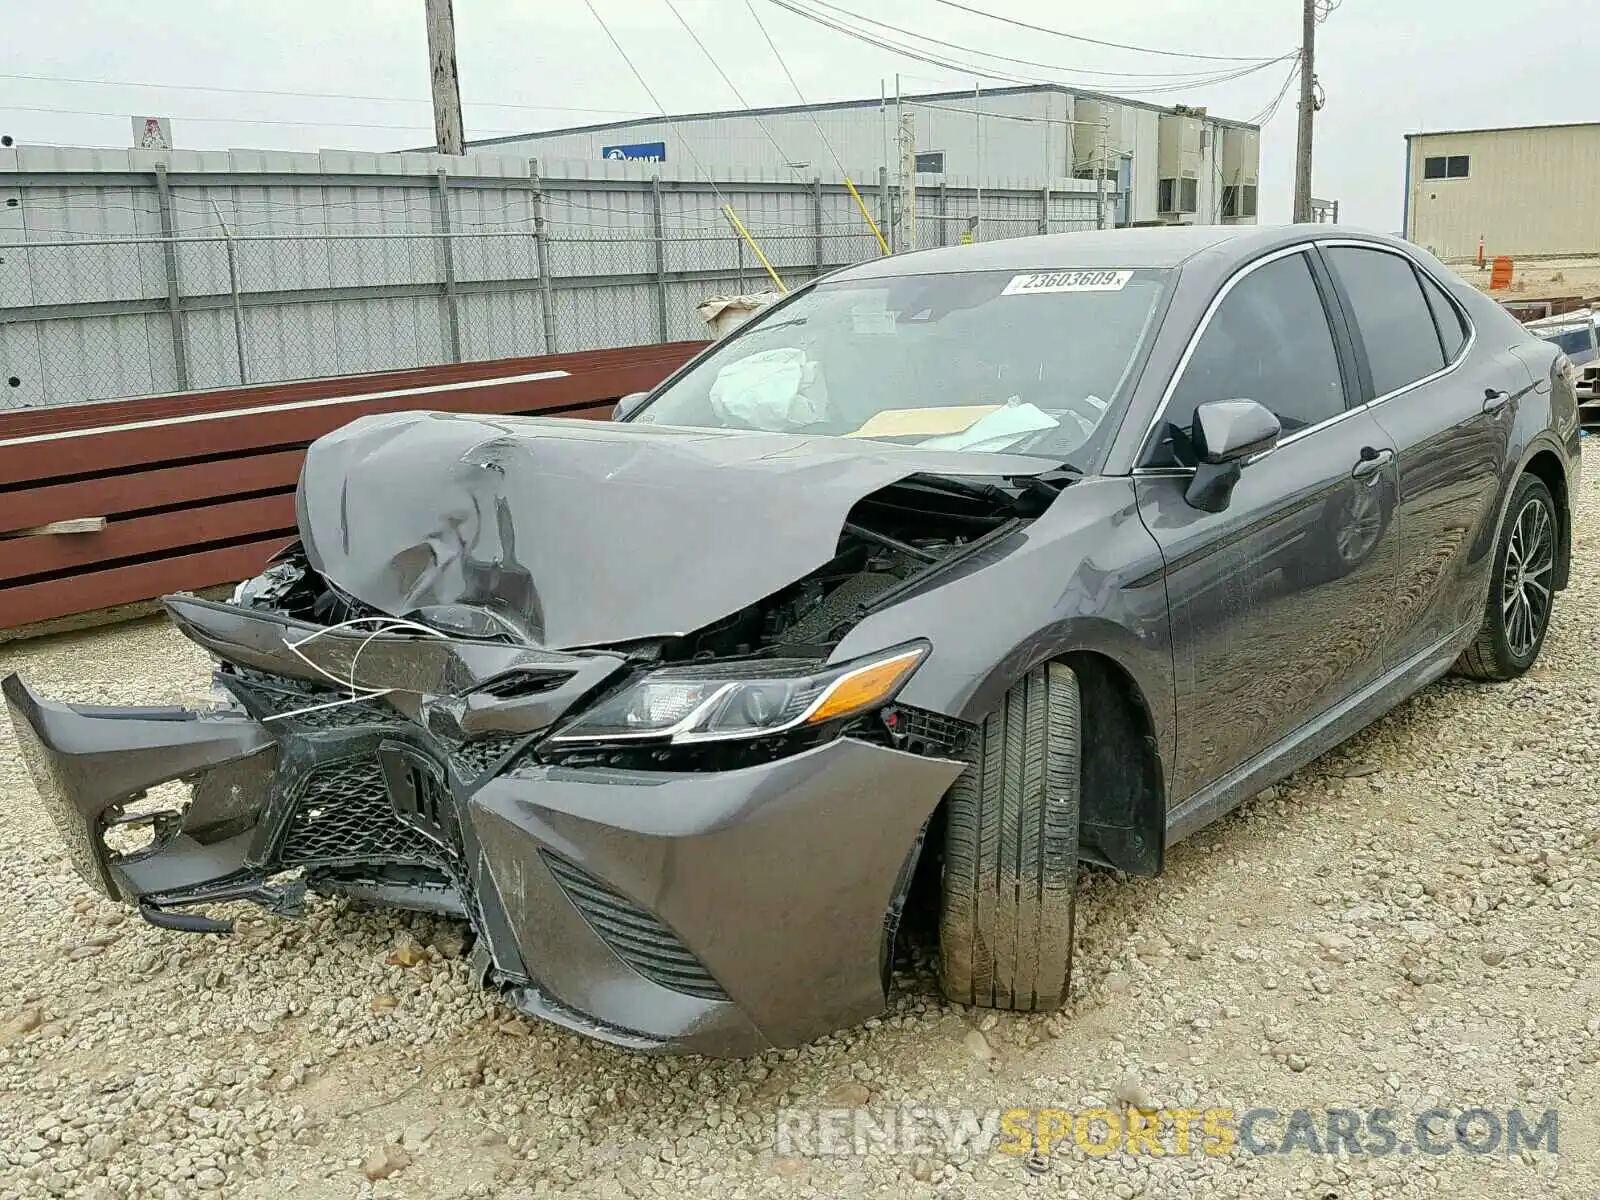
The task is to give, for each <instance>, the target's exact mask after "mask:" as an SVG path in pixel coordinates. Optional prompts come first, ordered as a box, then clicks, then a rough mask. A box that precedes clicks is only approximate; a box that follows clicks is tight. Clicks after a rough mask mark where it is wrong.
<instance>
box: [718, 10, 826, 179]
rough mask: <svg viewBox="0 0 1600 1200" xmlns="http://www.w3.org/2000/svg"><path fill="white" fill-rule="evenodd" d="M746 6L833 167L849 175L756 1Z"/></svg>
mask: <svg viewBox="0 0 1600 1200" xmlns="http://www.w3.org/2000/svg"><path fill="white" fill-rule="evenodd" d="M744 6H745V8H746V9H748V10H749V12H750V18H751V20H753V21H754V22H755V23H756V28H757V29H759V30H761V36H762V37H763V38H765V39H766V41H767V45H768V46H770V47H771V48H772V56H773V57H774V58H776V59H777V60H778V66H779V68H781V69H782V71H783V76H784V78H785V79H787V80H788V81H789V86H790V87H792V88H793V89H794V94H795V96H796V98H797V99H799V101H800V105H801V107H802V108H803V109H805V113H806V116H808V117H810V118H811V125H812V128H814V129H815V130H816V131H817V136H818V137H819V138H821V139H822V144H823V145H824V146H826V147H827V149H828V157H830V158H832V159H833V165H834V166H836V167H838V168H839V174H840V176H846V175H848V174H849V172H848V171H846V170H845V169H844V163H842V162H841V161H839V154H838V152H837V151H836V150H834V148H833V143H832V142H831V141H829V140H828V135H827V134H826V133H824V132H823V130H822V122H820V121H818V120H817V111H816V109H814V108H812V107H811V105H809V104H807V103H806V97H805V93H804V92H802V91H801V90H800V85H799V83H797V82H796V81H795V77H794V72H793V71H791V70H789V64H788V63H787V62H785V61H784V59H783V52H782V51H780V50H779V49H778V43H777V42H775V41H773V40H772V35H771V34H770V33H768V32H767V27H766V25H765V24H764V23H763V22H762V20H761V17H760V15H759V14H758V13H757V12H756V6H755V3H754V0H744Z"/></svg>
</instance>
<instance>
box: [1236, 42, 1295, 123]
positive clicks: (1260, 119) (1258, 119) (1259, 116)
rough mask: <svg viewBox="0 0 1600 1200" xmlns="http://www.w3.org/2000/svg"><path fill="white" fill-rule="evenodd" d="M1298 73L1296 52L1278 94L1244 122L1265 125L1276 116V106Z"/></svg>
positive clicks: (1279, 103) (1277, 106)
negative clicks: (1292, 63)
mask: <svg viewBox="0 0 1600 1200" xmlns="http://www.w3.org/2000/svg"><path fill="white" fill-rule="evenodd" d="M1299 73H1300V56H1299V54H1296V55H1295V61H1294V65H1293V66H1291V67H1290V68H1289V73H1288V74H1287V75H1285V76H1284V79H1283V86H1282V87H1280V88H1279V89H1278V94H1277V95H1276V96H1274V97H1273V98H1272V100H1271V102H1270V103H1269V104H1267V105H1266V107H1264V108H1263V109H1262V110H1261V111H1260V112H1258V113H1256V115H1255V116H1253V117H1251V118H1250V120H1249V121H1247V122H1246V124H1249V125H1265V124H1267V123H1268V122H1269V121H1271V120H1272V118H1273V117H1275V116H1277V115H1278V108H1279V106H1280V105H1281V104H1282V103H1283V98H1284V97H1285V96H1287V95H1288V94H1289V88H1290V86H1291V85H1293V83H1294V79H1295V76H1296V75H1298V74H1299Z"/></svg>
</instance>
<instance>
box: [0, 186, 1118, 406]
mask: <svg viewBox="0 0 1600 1200" xmlns="http://www.w3.org/2000/svg"><path fill="white" fill-rule="evenodd" d="M463 191H464V189H463ZM163 195H165V193H163ZM667 195H668V201H667V202H664V201H663V192H662V190H661V187H660V185H659V183H658V184H657V185H656V186H654V187H653V188H652V187H651V186H649V185H648V184H647V185H646V186H645V187H643V188H642V189H637V190H635V191H633V192H628V193H618V194H614V195H613V194H607V195H604V196H602V199H603V200H604V203H603V204H601V203H598V202H592V201H591V202H587V203H586V202H582V201H574V200H572V199H571V198H570V197H568V198H566V199H559V198H552V199H555V203H554V204H551V205H550V206H549V210H550V213H549V215H548V216H547V215H546V213H545V209H544V206H543V205H542V204H541V201H542V200H544V198H545V197H544V196H542V195H541V194H540V193H537V192H534V193H532V194H531V196H530V198H529V200H530V202H529V203H528V204H527V205H526V207H525V208H524V210H523V211H521V212H519V213H517V214H516V216H517V219H515V220H507V219H506V218H507V217H508V216H510V215H512V214H509V213H507V212H505V211H504V210H502V211H501V212H500V213H499V214H498V216H499V217H500V220H499V221H498V222H491V221H488V220H474V219H473V217H481V216H483V215H484V214H483V213H482V212H481V211H472V205H471V204H470V203H462V202H456V203H452V201H451V199H450V197H449V194H448V193H447V192H446V190H445V189H444V187H443V186H442V185H441V186H440V188H439V190H438V195H437V199H438V201H439V206H436V207H434V208H433V209H432V210H431V212H429V211H427V210H424V212H423V213H422V215H421V216H420V218H419V217H417V216H415V215H413V216H412V217H411V219H410V220H409V221H407V222H404V223H403V225H404V224H409V225H412V226H415V224H417V223H419V220H420V221H422V222H425V223H426V224H428V225H429V226H431V227H430V228H428V229H425V230H418V229H416V228H414V227H413V228H405V227H402V228H400V229H398V230H397V231H394V232H389V231H383V230H375V229H370V228H367V229H361V230H359V231H354V232H329V231H327V230H326V229H323V230H310V229H306V228H303V227H301V228H292V229H289V230H284V231H277V230H274V231H270V232H258V231H257V230H258V229H259V228H260V226H261V225H262V224H264V223H275V222H276V223H282V224H296V222H295V221H293V220H289V219H287V218H289V217H296V216H299V217H303V216H304V213H305V205H304V203H300V204H299V205H298V207H295V208H292V209H291V208H289V207H287V206H286V207H285V210H284V214H283V216H282V217H280V215H279V214H277V213H275V212H274V211H273V210H272V209H271V208H270V207H263V209H262V210H261V211H262V213H263V214H264V215H263V218H262V219H261V220H251V219H248V217H246V218H244V219H241V217H240V213H241V212H242V211H245V210H242V209H241V208H240V207H239V206H237V205H236V206H235V207H234V210H233V215H232V219H231V220H230V219H229V217H228V214H226V213H225V212H224V211H223V209H222V208H221V207H220V206H216V205H213V206H212V207H213V209H214V210H215V213H216V219H215V222H214V223H213V224H212V225H211V227H210V228H209V229H206V230H205V231H203V232H191V231H183V232H172V233H168V232H163V233H157V234H131V235H121V236H66V235H64V234H63V233H62V232H58V233H56V234H55V236H53V237H47V236H44V235H40V236H36V237H27V238H23V239H18V240H10V241H7V240H0V383H3V386H0V410H3V409H8V408H9V409H17V408H32V407H45V406H50V405H61V404H74V403H82V402H87V401H92V400H102V399H113V398H118V397H124V396H139V395H150V394H155V393H161V392H172V391H183V390H191V389H203V388H216V387H227V386H232V385H236V384H242V383H267V382H276V381H281V380H289V379H305V378H314V377H318V376H326V375H350V374H360V373H363V372H373V371H383V370H394V369H400V368H405V367H418V366H428V365H433V364H440V363H450V362H463V361H475V360H483V359H494V358H507V357H514V356H523V355H536V354H545V353H554V352H561V351H577V350H591V349H600V348H605V347H611V346H624V345H636V344H643V343H651V342H661V341H674V340H679V339H686V338H699V337H704V336H706V329H705V325H704V323H703V321H702V320H701V318H700V317H699V315H698V313H697V312H696V308H697V306H698V305H699V304H700V303H701V302H702V301H704V300H705V299H706V298H707V297H709V296H713V295H717V294H730V293H745V292H751V291H766V290H770V289H771V288H772V287H773V284H772V281H771V278H770V275H769V271H768V267H769V266H770V268H771V270H772V271H774V272H776V273H777V274H778V275H779V276H780V277H781V278H782V280H783V281H784V283H785V284H786V285H788V286H791V287H792V286H794V285H796V284H799V283H801V282H804V281H805V280H808V279H811V278H814V277H815V276H817V275H818V274H821V273H823V272H826V271H829V270H833V269H834V268H837V267H841V266H845V265H848V264H851V263H855V262H860V261H862V260H864V259H868V258H871V257H874V256H876V255H878V254H879V253H881V250H880V247H879V243H878V239H877V237H876V235H875V234H874V233H873V232H872V231H871V229H870V227H869V226H868V225H867V223H866V220H865V218H864V217H863V216H862V214H861V213H860V211H859V209H857V207H856V205H855V202H854V200H853V199H851V198H850V197H848V195H847V194H846V193H845V191H844V189H843V188H842V187H839V188H835V187H832V186H825V185H822V184H821V183H814V184H812V185H809V186H807V187H804V188H802V189H799V190H795V189H791V190H790V192H788V193H785V194H783V195H782V196H780V197H779V199H780V200H782V201H783V203H781V204H778V203H772V204H766V205H762V204H759V203H757V202H756V201H755V200H753V199H751V198H750V197H748V196H747V197H743V198H740V197H732V198H729V197H724V195H723V194H722V193H721V192H715V193H714V195H710V196H699V197H698V198H696V197H694V196H690V195H688V193H686V192H681V191H680V192H674V193H668V194H667ZM641 199H642V200H643V204H641V203H640V201H641ZM673 199H676V200H679V201H681V202H680V203H677V204H676V205H674V204H673V203H672V202H671V201H672V200H673ZM741 199H742V200H743V203H744V205H745V207H744V208H743V214H744V221H745V225H746V227H747V228H748V231H749V234H750V240H749V241H747V240H746V239H745V238H744V237H743V236H741V235H740V234H739V233H738V232H736V231H735V229H734V227H733V226H732V224H731V223H730V222H727V221H726V220H724V219H723V216H724V214H721V213H719V212H718V211H717V208H716V207H713V206H712V205H711V203H710V201H713V200H714V201H715V202H728V203H732V204H735V205H738V204H740V203H741ZM691 201H694V203H691ZM163 202H165V201H163ZM867 202H868V204H869V205H871V206H873V216H874V219H875V220H877V221H878V222H880V223H881V224H887V225H888V226H889V228H888V230H887V232H888V233H890V235H891V236H893V235H894V234H895V233H896V230H895V228H894V227H895V226H897V225H900V224H901V221H899V220H897V217H898V198H897V197H896V196H895V195H893V193H892V192H891V191H890V190H889V189H883V190H882V191H881V192H880V193H879V194H878V195H876V196H869V197H868V201H867ZM333 207H334V203H333V202H328V203H326V204H324V206H323V210H324V211H323V215H324V217H326V211H327V210H328V209H331V208H333ZM463 210H466V211H465V212H464V211H463ZM1096 210H1097V205H1096V201H1095V198H1094V197H1093V196H1092V195H1089V196H1083V195H1067V196H1062V195H1056V196H1051V195H1050V194H1049V193H1042V194H1041V193H1037V192H1035V193H1010V194H1001V193H978V192H977V191H976V190H971V191H966V192H964V193H962V192H958V191H956V190H954V189H951V190H949V191H947V190H946V189H943V188H941V189H938V191H937V192H936V193H935V192H924V193H920V194H919V196H918V202H917V220H916V221H915V222H905V223H904V228H901V229H900V230H899V231H898V232H899V233H900V234H901V235H902V236H901V237H900V238H899V241H898V244H900V245H903V246H904V247H905V248H908V249H909V248H910V247H911V246H912V245H913V244H915V245H916V246H917V247H919V248H926V247H931V246H940V245H955V244H957V243H958V242H965V241H971V240H991V239H996V238H1004V237H1015V236H1019V235H1026V234H1035V233H1040V232H1045V231H1060V230H1064V229H1072V228H1093V227H1094V226H1095V224H1096V216H1095V214H1096ZM164 211H165V210H163V215H164ZM980 211H981V213H982V216H981V219H980V217H979V213H980ZM441 214H442V215H441ZM139 215H140V216H141V217H144V216H149V215H151V214H147V213H140V214H139ZM352 223H353V222H352ZM364 223H365V224H368V225H370V224H372V223H373V222H372V221H370V220H364ZM300 224H302V226H303V222H301V223H300ZM324 224H325V225H327V224H329V222H327V221H326V220H324ZM762 256H764V257H765V259H766V262H765V263H763V262H762V261H761V258H762Z"/></svg>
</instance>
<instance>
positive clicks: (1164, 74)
mask: <svg viewBox="0 0 1600 1200" xmlns="http://www.w3.org/2000/svg"><path fill="white" fill-rule="evenodd" d="M807 3H809V4H811V5H813V6H815V7H816V8H822V9H827V10H828V11H829V12H832V13H835V14H837V19H839V20H841V21H862V22H864V23H866V24H868V25H875V26H877V27H878V28H879V29H886V30H888V31H889V32H890V33H895V34H899V35H900V36H901V37H908V38H913V39H915V40H917V41H920V42H928V43H930V44H932V45H935V46H942V47H944V48H945V49H947V50H956V51H964V52H966V53H970V54H977V55H980V56H982V57H984V58H993V59H996V60H998V61H1000V62H1007V63H1011V64H1013V65H1015V66H1020V67H1038V68H1040V69H1042V70H1046V71H1062V72H1066V73H1068V74H1074V75H1102V76H1105V77H1107V78H1110V79H1144V80H1150V79H1162V80H1172V81H1173V82H1174V83H1178V84H1185V85H1186V84H1188V83H1190V82H1191V81H1197V80H1207V79H1212V78H1215V77H1216V76H1217V75H1218V74H1219V73H1221V72H1223V71H1224V70H1225V69H1224V68H1221V67H1210V68H1206V69H1204V70H1195V71H1112V70H1101V69H1099V68H1095V67H1074V66H1066V65H1063V64H1061V63H1053V62H1039V61H1037V60H1036V59H1031V58H1016V57H1014V56H1012V55H1009V54H1001V53H999V52H998V51H993V50H983V49H980V48H979V47H976V46H968V45H965V44H963V43H961V42H950V41H945V40H944V39H942V38H936V37H933V36H932V35H931V34H926V33H918V32H917V31H915V30H912V29H906V28H904V27H903V26H899V25H892V24H890V23H889V22H887V21H880V20H878V19H877V18H876V17H869V16H867V15H866V14H865V13H858V12H855V11H853V10H852V9H848V8H841V7H840V6H839V5H837V4H833V3H831V2H830V0H807ZM1245 61H1246V62H1251V63H1255V64H1257V65H1259V66H1270V65H1272V64H1273V63H1275V62H1277V61H1278V59H1276V58H1258V59H1247V60H1245ZM1235 69H1237V67H1232V68H1226V70H1235Z"/></svg>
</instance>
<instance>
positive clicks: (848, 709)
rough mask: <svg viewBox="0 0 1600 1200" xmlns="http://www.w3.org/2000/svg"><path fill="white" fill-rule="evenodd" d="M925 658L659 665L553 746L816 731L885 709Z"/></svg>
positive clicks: (905, 652) (920, 650)
mask: <svg viewBox="0 0 1600 1200" xmlns="http://www.w3.org/2000/svg"><path fill="white" fill-rule="evenodd" d="M926 653H927V647H926V646H912V647H901V648H899V649H897V650H892V651H889V652H888V653H886V654H881V655H876V656H874V657H872V658H869V659H858V660H857V661H855V662H851V663H845V664H843V665H842V666H837V667H826V668H822V669H818V668H817V666H816V664H815V663H812V662H789V663H781V662H769V663H761V662H751V663H748V664H738V665H735V664H727V663H724V664H720V665H716V666H710V665H708V666H704V667H664V668H662V669H661V670H659V671H652V672H651V673H650V674H649V675H647V676H646V677H645V678H643V679H641V680H640V681H639V682H638V683H635V684H634V685H633V686H632V687H628V688H624V689H623V690H622V691H620V692H618V693H616V694H615V695H613V696H609V697H607V698H606V699H605V700H602V701H601V702H600V703H599V704H596V705H595V706H594V707H593V708H591V709H589V711H588V712H586V713H584V714H583V715H582V716H580V717H578V719H577V720H575V721H572V722H571V723H570V724H568V725H566V726H564V727H563V728H562V729H561V730H560V731H559V732H557V733H556V734H555V736H554V737H552V738H551V739H550V740H551V741H552V742H554V743H572V742H619V741H644V740H659V741H666V742H671V743H674V744H681V743H684V742H712V741H719V740H723V739H728V738H749V737H760V736H762V735H764V734H769V733H782V732H784V731H785V730H789V729H795V728H798V727H800V726H802V725H818V724H821V723H822V722H824V721H833V720H837V719H839V718H840V717H849V716H854V715H855V714H856V713H860V712H865V711H867V710H868V709H872V708H879V707H882V706H883V705H885V704H887V703H889V701H890V700H892V699H894V695H895V693H896V692H898V691H899V690H900V687H901V685H902V684H904V683H905V681H906V680H907V679H908V678H910V676H911V672H912V671H914V670H916V667H917V664H918V663H919V662H921V661H922V657H923V655H924V654H926ZM735 670H736V671H738V672H739V673H738V674H734V673H732V672H733V671H735Z"/></svg>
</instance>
